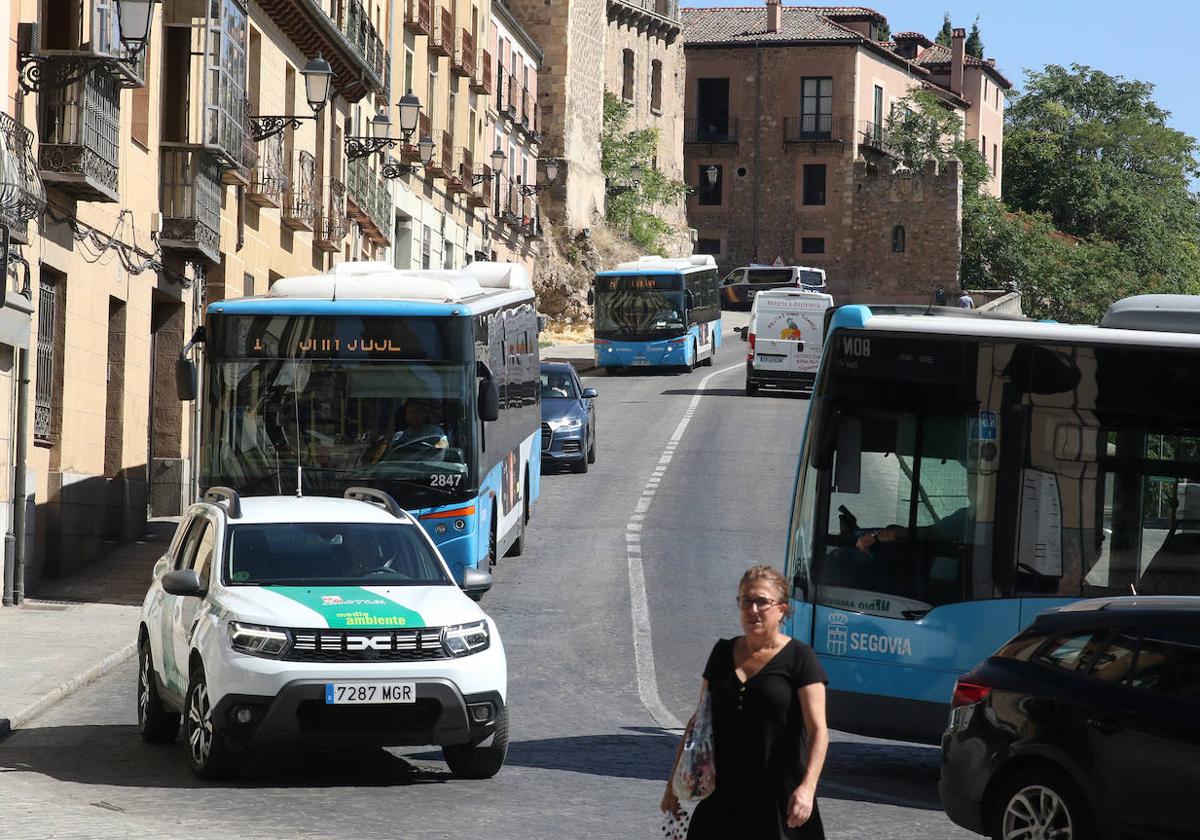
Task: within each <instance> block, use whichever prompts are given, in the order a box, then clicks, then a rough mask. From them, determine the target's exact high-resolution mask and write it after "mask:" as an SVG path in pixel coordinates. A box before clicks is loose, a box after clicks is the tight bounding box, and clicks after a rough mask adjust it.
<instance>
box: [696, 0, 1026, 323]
mask: <svg viewBox="0 0 1200 840" xmlns="http://www.w3.org/2000/svg"><path fill="white" fill-rule="evenodd" d="M886 24H887V20H886V18H884V17H883V15H881V14H879V13H878V12H874V11H872V10H870V9H866V8H862V7H812V6H804V7H800V6H783V5H782V4H781V3H780V2H779V0H767V3H766V5H765V7H760V8H719V9H685V10H684V12H683V25H684V42H685V52H686V55H687V83H686V91H685V110H686V123H685V129H684V139H683V142H684V160H685V173H686V180H687V181H688V183H689V184H691V185H692V187H693V188H694V193H693V194H692V195H691V196H690V197H689V199H688V220H689V222H690V224H691V226H692V227H693V228H695V229H696V231H697V244H696V250H697V251H698V252H702V253H711V254H713V255H714V256H715V257H716V258H717V262H718V264H719V265H720V266H721V267H722V268H723V269H726V270H728V269H733V268H736V267H737V266H739V265H746V264H749V263H751V262H768V263H769V262H773V261H775V260H776V259H780V260H782V261H783V262H784V263H785V264H803V265H812V266H816V267H820V268H824V269H825V270H826V272H827V273H828V276H829V285H830V289H831V290H832V291H833V293H834V295H835V296H836V297H837V299H838V301H839V302H848V301H854V300H866V299H875V300H880V299H884V300H890V301H898V302H899V301H912V302H925V301H927V300H928V299H929V296H930V294H931V291H932V290H933V289H934V288H936V287H938V286H942V287H945V288H947V289H953V288H956V287H957V283H958V265H959V257H960V240H961V226H962V195H961V192H962V190H961V181H962V179H961V173H960V169H959V167H958V165H957V164H952V165H949V166H946V167H944V168H943V169H942V170H941V171H938V170H937V169H936V168H933V169H925V170H924V171H920V172H912V171H909V170H908V169H907V168H905V167H902V166H898V162H897V161H896V160H895V159H893V158H892V156H891V155H890V154H889V153H888V143H887V138H886V130H885V128H884V125H885V123H886V121H887V117H888V115H889V113H890V112H891V109H892V108H893V107H894V106H895V104H896V102H897V101H899V100H901V99H902V98H904V97H905V96H906V95H907V94H908V93H909V92H910V91H912V90H915V89H924V90H928V91H930V92H932V93H934V94H935V95H937V96H938V98H939V99H940V100H941V102H942V103H943V104H944V105H945V107H947V108H949V109H951V110H953V111H954V112H955V113H957V114H958V115H959V116H960V117H961V118H962V119H963V121H964V128H965V133H966V136H967V137H968V138H970V139H972V140H974V141H976V142H979V143H980V144H981V147H983V145H984V144H985V143H986V146H987V148H986V151H985V157H987V159H988V163H989V166H991V167H993V171H992V173H991V178H990V180H989V182H988V184H987V188H988V189H989V190H990V191H992V192H994V193H995V194H997V195H998V194H999V190H1000V166H1001V161H1002V149H1003V130H1002V129H1003V102H1004V92H1005V91H1006V90H1008V89H1009V87H1010V85H1009V83H1008V81H1007V80H1006V79H1005V78H1004V77H1003V76H1002V75H1001V74H1000V73H999V71H997V70H996V69H995V66H994V64H993V63H992V62H990V61H982V60H977V59H974V60H971V61H970V62H968V61H967V57H966V56H965V52H964V41H965V33H964V32H963V30H961V29H959V30H955V32H954V41H953V46H952V47H951V48H949V49H947V48H943V47H938V46H934V45H932V44H931V43H930V42H929V41H928V40H927V39H925V38H923V37H922V36H920V35H918V34H916V33H902V34H901V35H898V36H896V38H895V40H893V41H888V42H883V41H880V40H879V35H880V33H881V32H882V31H883V28H884V26H885V25H886ZM984 137H986V138H987V139H986V140H984ZM993 161H994V162H993Z"/></svg>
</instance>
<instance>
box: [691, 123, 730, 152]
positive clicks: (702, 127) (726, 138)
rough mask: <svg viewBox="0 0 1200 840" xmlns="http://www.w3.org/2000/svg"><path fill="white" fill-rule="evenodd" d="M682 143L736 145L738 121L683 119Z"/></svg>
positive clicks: (693, 144) (692, 144)
mask: <svg viewBox="0 0 1200 840" xmlns="http://www.w3.org/2000/svg"><path fill="white" fill-rule="evenodd" d="M683 142H684V145H691V146H695V145H708V146H736V145H737V143H738V121H737V120H731V119H724V120H703V121H701V120H685V121H684V123H683Z"/></svg>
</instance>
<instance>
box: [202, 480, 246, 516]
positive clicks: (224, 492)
mask: <svg viewBox="0 0 1200 840" xmlns="http://www.w3.org/2000/svg"><path fill="white" fill-rule="evenodd" d="M204 501H206V502H212V503H213V504H214V505H215V504H220V503H221V502H225V504H226V506H227V507H228V510H229V518H230V519H241V518H242V497H241V496H239V495H238V491H236V490H234V489H233V488H232V487H210V488H208V490H206V491H204Z"/></svg>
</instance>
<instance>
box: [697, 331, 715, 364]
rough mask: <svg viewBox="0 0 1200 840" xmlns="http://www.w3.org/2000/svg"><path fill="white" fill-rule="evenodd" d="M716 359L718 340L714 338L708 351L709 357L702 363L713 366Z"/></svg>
mask: <svg viewBox="0 0 1200 840" xmlns="http://www.w3.org/2000/svg"><path fill="white" fill-rule="evenodd" d="M716 360H717V340H716V339H715V338H714V339H713V340H712V347H711V348H709V351H708V358H706V359H705V360H704V361H703V362H701V363H700V364H702V365H704V366H705V367H712V366H713V364H714V363H715V362H716Z"/></svg>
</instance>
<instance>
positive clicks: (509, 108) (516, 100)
mask: <svg viewBox="0 0 1200 840" xmlns="http://www.w3.org/2000/svg"><path fill="white" fill-rule="evenodd" d="M520 90H521V88H520V87H518V86H517V77H516V76H514V75H513V74H511V73H505V72H504V71H503V69H501V75H500V95H499V96H498V97H497V101H496V110H497V111H499V112H500V118H501V119H507V120H513V121H514V122H515V121H516V119H517V116H518V115H519V114H520V113H521V94H520Z"/></svg>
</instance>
